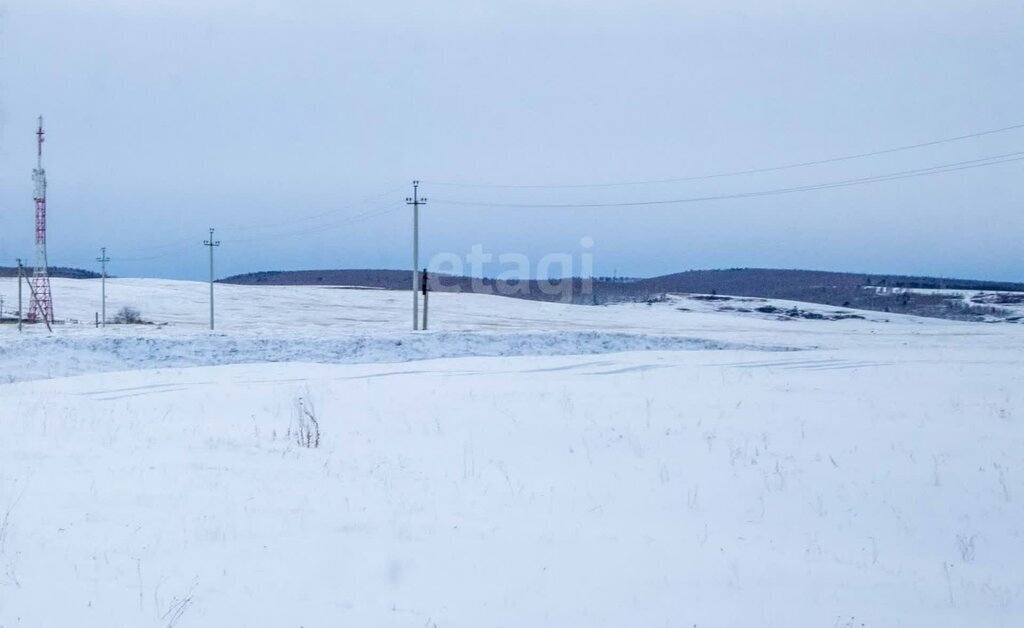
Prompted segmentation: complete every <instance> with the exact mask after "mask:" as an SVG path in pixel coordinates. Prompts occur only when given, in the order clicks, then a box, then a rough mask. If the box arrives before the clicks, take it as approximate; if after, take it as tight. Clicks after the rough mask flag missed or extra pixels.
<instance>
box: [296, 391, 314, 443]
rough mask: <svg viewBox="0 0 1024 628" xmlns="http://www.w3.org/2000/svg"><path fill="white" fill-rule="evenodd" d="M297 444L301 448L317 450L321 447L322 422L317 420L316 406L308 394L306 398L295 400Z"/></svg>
mask: <svg viewBox="0 0 1024 628" xmlns="http://www.w3.org/2000/svg"><path fill="white" fill-rule="evenodd" d="M295 423H296V425H295V431H294V434H293V435H294V436H295V442H296V443H297V444H298V445H299V447H305V448H307V449H315V448H317V447H319V446H320V421H318V420H317V418H316V406H314V405H313V400H312V399H310V398H309V394H308V393H307V394H306V398H305V399H303V398H302V397H296V399H295Z"/></svg>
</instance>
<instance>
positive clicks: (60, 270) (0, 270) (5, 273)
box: [0, 266, 110, 279]
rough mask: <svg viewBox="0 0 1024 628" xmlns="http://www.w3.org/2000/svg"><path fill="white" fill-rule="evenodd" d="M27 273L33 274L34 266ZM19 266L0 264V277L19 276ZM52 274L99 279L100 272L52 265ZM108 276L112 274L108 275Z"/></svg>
mask: <svg viewBox="0 0 1024 628" xmlns="http://www.w3.org/2000/svg"><path fill="white" fill-rule="evenodd" d="M25 274H26V275H31V274H32V267H31V266H26V267H25ZM17 276H18V267H17V266H10V267H5V266H0V277H17ZM50 276H51V277H59V278H62V279H99V278H100V274H99V273H94V272H92V271H91V270H82V269H81V268H68V267H66V266H51V267H50ZM107 276H108V277H109V276H110V275H107Z"/></svg>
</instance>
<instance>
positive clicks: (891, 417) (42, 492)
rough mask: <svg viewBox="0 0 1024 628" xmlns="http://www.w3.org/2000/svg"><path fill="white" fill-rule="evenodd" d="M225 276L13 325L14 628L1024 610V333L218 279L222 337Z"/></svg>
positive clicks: (7, 391) (9, 613)
mask: <svg viewBox="0 0 1024 628" xmlns="http://www.w3.org/2000/svg"><path fill="white" fill-rule="evenodd" d="M11 287H13V285H12V284H4V283H2V281H0V293H4V294H9V293H10V288H11ZM98 288H99V286H98V282H92V281H77V282H76V281H67V282H64V281H60V280H58V281H55V285H54V293H55V302H56V307H57V313H58V316H62V317H68V318H72V319H78V320H82V321H91V319H92V312H94V311H95V310H96V309H98V307H97V306H98V295H99V290H98ZM205 290H206V287H205V286H204V285H203V284H195V283H188V282H165V281H154V280H116V281H112V282H111V283H110V285H109V286H108V292H109V301H110V308H109V310H108V311H113V310H116V308H117V306H120V305H132V306H135V307H138V308H139V309H140V310H141V311H142V314H143V316H144V318H147V319H149V320H152V321H154V322H157V323H167V324H166V325H162V326H157V325H152V326H139V327H135V326H111V327H107V328H106V329H96V328H95V327H93V326H92V325H88V324H84V323H83V324H71V323H69V324H65V325H60V326H58V327H57V328H56V330H55V332H54V333H53V334H48V333H46V331H45V328H39V327H33V328H31V329H28V330H26V331H25V332H24V333H23V334H20V335H19V334H18V333H17V331H16V330H15V329H14V327H13V326H11V325H4V326H2V327H0V368H2V369H3V371H2V373H3V374H4V375H5V376H6V377H7V379H10V380H16V381H14V383H6V384H0V626H3V627H4V628H7V627H9V626H97V627H99V626H103V627H106V626H160V627H165V626H177V627H179V628H185V627H189V626H218V627H219V626H305V627H307V628H309V627H314V626H339V625H346V626H348V625H351V626H409V627H415V628H422V627H436V628H448V627H459V626H467V627H468V626H473V627H476V626H515V627H520V626H559V627H561V626H686V627H690V626H694V625H696V626H758V627H761V626H777V627H780V628H781V627H786V628H790V627H797V628H800V627H805V626H806V627H808V628H810V627H821V626H824V627H826V628H834V627H837V626H847V627H851V628H852V627H854V626H870V627H879V626H929V627H932V626H950V627H952V626H965V625H979V626H980V625H984V626H1006V627H1010V626H1016V625H1018V623H1019V618H1020V617H1021V616H1022V615H1024V571H1022V570H1021V569H1020V567H1019V565H1020V564H1021V562H1022V561H1024V537H1022V535H1021V529H1020V522H1021V521H1024V506H1022V504H1024V495H1021V494H1020V493H1021V487H1022V486H1024V454H1022V453H1021V452H1024V431H1022V427H1021V426H1022V420H1024V385H1022V384H1024V369H1022V368H1021V366H1022V364H1021V357H1020V356H1021V355H1024V353H1022V350H1024V327H1021V326H1017V325H986V324H967V323H953V322H948V321H940V320H929V319H915V318H909V317H896V316H888V315H881V314H878V313H873V314H864V313H854V314H857V315H864V316H865V318H864V319H857V318H842V320H823V319H818V318H816V317H813V316H812V317H802V316H788V315H779V313H778V312H777V311H758V309H757V308H764V307H765V306H771V307H772V308H777V309H780V310H784V311H787V312H791V311H792V309H793V308H794V307H796V308H797V310H798V311H803V312H810V313H819V314H822V315H823V316H824V315H827V314H830V313H834V311H833V310H829V309H828V308H818V309H815V308H814V307H812V306H806V305H804V304H792V303H782V302H759V303H756V304H743V303H732V302H728V303H725V305H726V307H735V308H736V309H733V310H728V309H724V308H723V307H722V306H723V302H722V301H709V300H706V299H699V298H698V299H693V298H683V297H678V298H673V299H670V300H668V301H665V302H662V303H653V304H651V305H646V304H631V305H617V306H608V307H586V306H568V305H558V304H544V303H536V302H527V301H517V300H512V299H503V298H498V297H486V296H474V295H454V294H451V295H442V294H438V295H433V296H432V297H431V319H432V325H431V327H432V330H431V331H429V332H426V333H420V334H413V333H412V332H409V331H406V327H408V326H410V324H411V320H410V319H411V314H410V313H409V309H410V308H409V307H408V306H409V304H408V300H409V298H408V296H409V295H408V294H402V293H391V292H382V291H365V290H331V289H316V288H255V287H240V286H218V299H219V304H220V306H219V308H218V311H219V313H220V315H219V317H218V330H217V331H216V332H214V333H210V332H208V331H204V329H203V326H204V324H205V316H206V309H205V308H206V303H205V297H206V292H205ZM5 301H6V299H5ZM749 305H753V307H748V306H749ZM723 310H724V311H723ZM743 310H748V311H743ZM583 354H585V355H583ZM444 356H448V357H444ZM283 362H288V363H283ZM192 365H195V367H191V366H192ZM204 365H206V366H204ZM209 365H219V366H209ZM76 373H83V374H82V375H79V376H75V377H62V376H64V375H69V374H76ZM47 377H51V379H46V378H47ZM300 400H301V401H300ZM300 403H301V406H300ZM310 414H311V415H313V416H314V417H315V418H316V421H317V424H318V425H319V429H320V434H321V439H320V443H319V447H316V448H306V447H302V446H300V444H299V443H298V440H299V439H297V438H296V432H297V431H299V430H300V429H301V428H302V427H303V425H305V426H307V427H308V426H309V425H310V423H309V420H308V417H309V415H310ZM303 417H307V418H306V419H305V422H303V421H304V420H303Z"/></svg>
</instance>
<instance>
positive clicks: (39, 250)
mask: <svg viewBox="0 0 1024 628" xmlns="http://www.w3.org/2000/svg"><path fill="white" fill-rule="evenodd" d="M36 137H37V138H38V140H39V141H38V149H37V156H36V159H37V162H36V169H35V170H33V171H32V182H33V183H35V199H36V267H35V269H34V270H33V271H32V277H31V278H30V279H29V289H30V290H31V292H32V297H31V300H30V301H29V305H28V320H29V322H32V323H36V322H49V323H53V297H52V296H51V295H50V268H49V266H48V264H47V262H46V171H45V170H43V117H42V116H39V130H37V131H36Z"/></svg>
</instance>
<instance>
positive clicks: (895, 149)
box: [423, 124, 1024, 189]
mask: <svg viewBox="0 0 1024 628" xmlns="http://www.w3.org/2000/svg"><path fill="white" fill-rule="evenodd" d="M1022 128H1024V124H1014V125H1011V126H1004V127H1000V128H998V129H990V130H988V131H979V132H977V133H968V134H966V135H957V136H955V137H946V138H942V139H938V140H931V141H928V142H919V143H917V144H906V145H903V146H895V147H892V148H883V149H880V150H873V151H870V152H866V153H854V154H851V155H841V156H839V157H829V158H826V159H815V160H813V161H801V162H796V163H791V164H785V165H781V166H768V167H763V168H751V169H748V170H733V171H728V172H716V173H712V174H702V175H693V176H686V177H676V178H671V179H649V180H646V181H619V182H614V183H574V184H555V185H505V184H495V183H459V182H447V181H423V183H425V184H430V185H442V186H449V187H463V188H502V189H572V188H602V187H618V186H628V185H655V184H659V183H682V182H684V181H703V180H707V179H720V178H725V177H736V176H741V175H748V174H760V173H764V172H778V171H779V170H790V169H793V168H805V167H807V166H820V165H823V164H831V163H836V162H840V161H849V160H851V159H862V158H864V157H877V156H878V155H887V154H890V153H898V152H901V151H907V150H913V149H916V148H926V147H928V146H937V145H939V144H946V143H949V142H959V141H961V140H968V139H973V138H977V137H984V136H986V135H994V134H996V133H1005V132H1007V131H1014V130H1017V129H1022Z"/></svg>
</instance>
